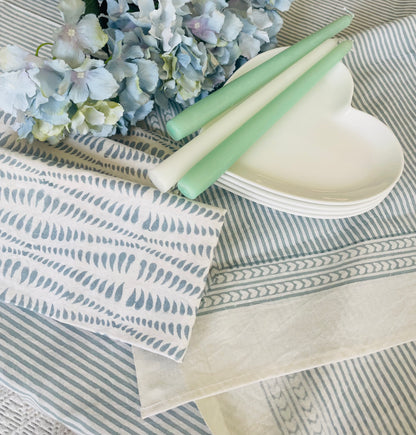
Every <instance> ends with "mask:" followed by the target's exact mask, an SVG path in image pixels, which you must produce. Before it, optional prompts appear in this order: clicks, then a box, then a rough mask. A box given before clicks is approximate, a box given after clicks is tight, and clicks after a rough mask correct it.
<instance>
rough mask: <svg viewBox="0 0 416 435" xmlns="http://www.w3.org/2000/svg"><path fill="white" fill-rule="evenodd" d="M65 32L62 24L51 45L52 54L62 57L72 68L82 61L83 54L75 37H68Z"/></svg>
mask: <svg viewBox="0 0 416 435" xmlns="http://www.w3.org/2000/svg"><path fill="white" fill-rule="evenodd" d="M65 32H66V33H65ZM67 32H68V29H67V28H66V27H65V26H64V27H63V28H62V31H61V34H60V35H58V37H57V38H56V40H55V43H54V45H53V47H52V55H53V56H54V57H56V58H58V59H63V60H64V61H65V62H66V63H67V64H68V65H70V66H71V67H72V68H76V67H77V66H79V65H81V64H82V62H83V61H84V59H85V54H84V52H83V51H82V50H81V48H80V47H79V46H78V44H77V40H76V38H73V37H70V36H69V35H68V33H67Z"/></svg>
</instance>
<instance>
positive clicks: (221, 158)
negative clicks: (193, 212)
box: [178, 41, 352, 199]
mask: <svg viewBox="0 0 416 435" xmlns="http://www.w3.org/2000/svg"><path fill="white" fill-rule="evenodd" d="M351 47H352V41H345V42H342V43H341V44H339V45H338V46H337V47H336V48H334V49H333V50H332V51H331V52H330V53H329V54H327V55H326V56H325V57H323V58H322V59H321V60H320V61H318V62H317V63H316V64H315V65H314V66H312V67H311V68H310V69H309V70H308V71H307V72H306V73H304V74H303V75H301V76H300V77H299V78H298V79H297V80H296V81H294V82H293V83H292V84H291V85H290V86H289V87H288V88H286V89H285V90H284V91H283V92H282V93H281V94H279V95H278V96H277V97H276V98H274V99H273V100H272V101H271V102H270V103H268V104H267V105H266V106H264V107H263V109H261V110H260V111H259V112H257V113H256V114H255V115H254V116H253V117H252V118H250V119H249V120H248V121H247V122H246V123H245V124H243V125H242V126H241V127H240V128H239V129H237V130H235V131H234V132H233V133H232V134H231V135H230V136H228V137H227V138H226V139H225V140H224V141H222V142H221V143H220V144H219V145H218V146H217V147H216V148H214V150H212V151H211V152H210V153H209V154H207V155H206V156H205V157H204V158H203V159H202V160H200V161H199V162H198V163H197V164H196V165H195V166H194V167H193V168H192V169H191V170H189V171H188V172H187V173H186V174H185V175H184V176H183V177H182V178H181V179H180V180H179V182H178V188H179V190H180V191H181V192H182V193H183V194H184V195H185V196H186V197H188V198H191V199H193V198H196V197H197V196H198V195H199V194H200V193H202V192H203V191H204V190H205V189H207V188H208V187H209V186H211V184H213V183H214V182H215V181H216V180H217V179H218V178H219V177H220V176H221V175H222V174H223V173H224V172H225V171H226V170H227V169H228V168H230V167H231V166H232V165H233V164H234V163H235V162H236V161H237V160H238V159H239V158H240V157H241V156H242V155H243V154H244V153H245V152H246V151H247V150H248V148H250V146H251V145H253V144H254V143H255V142H256V141H257V140H258V139H259V138H260V137H261V136H262V135H263V134H264V133H266V131H267V130H268V129H269V128H271V127H272V126H273V124H275V123H276V122H277V121H278V120H279V119H280V118H281V117H282V116H283V115H284V114H285V113H287V112H288V111H289V110H290V109H291V108H292V107H293V106H294V105H295V104H296V103H297V102H298V101H299V100H301V99H302V97H303V96H304V95H305V94H306V93H307V92H309V91H310V90H311V89H312V88H313V86H315V84H317V83H318V82H319V80H320V79H321V78H322V77H324V76H325V74H326V73H327V72H328V71H329V70H330V69H331V68H332V67H333V66H334V65H335V64H336V63H338V62H339V61H340V60H341V59H342V58H343V57H344V56H345V55H346V54H347V53H348V51H350V49H351ZM235 110H238V108H236V109H235Z"/></svg>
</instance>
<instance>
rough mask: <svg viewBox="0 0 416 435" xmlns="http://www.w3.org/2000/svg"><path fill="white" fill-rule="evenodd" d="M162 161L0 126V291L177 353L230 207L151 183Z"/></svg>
mask: <svg viewBox="0 0 416 435" xmlns="http://www.w3.org/2000/svg"><path fill="white" fill-rule="evenodd" d="M5 119H6V120H7V121H10V120H9V118H8V117H7V115H6V117H5ZM155 162H157V158H155V157H151V156H148V155H146V154H145V153H143V152H142V151H138V150H135V149H132V148H129V147H128V146H125V145H122V144H118V143H116V142H113V141H111V140H107V139H97V138H95V139H94V138H79V139H77V140H71V139H69V140H67V141H66V142H65V143H61V144H59V145H56V146H51V145H48V144H45V143H38V142H34V143H32V144H29V143H27V142H24V141H23V142H22V141H17V140H16V136H15V134H14V133H13V132H11V131H10V130H9V131H7V130H5V129H3V132H2V133H1V135H0V277H1V280H0V281H1V288H0V300H1V301H2V302H8V303H12V304H16V305H18V306H20V307H23V308H25V309H28V310H32V311H34V312H36V313H39V314H42V315H45V316H49V317H52V318H54V319H56V320H59V321H62V322H65V323H69V324H72V325H75V326H78V327H81V328H85V329H88V330H90V331H94V332H98V333H101V334H107V335H108V336H110V337H113V338H116V339H120V340H123V341H125V342H127V343H130V344H133V345H135V346H138V347H140V348H143V349H146V350H150V351H152V352H156V353H158V354H161V355H164V356H167V357H169V358H172V359H173V360H176V361H180V360H182V358H183V356H184V353H185V350H186V347H187V344H188V341H189V337H190V335H191V330H192V326H193V323H194V320H195V316H196V310H197V308H198V306H199V302H200V299H201V295H202V291H203V289H204V284H205V278H206V276H207V274H208V271H209V268H210V264H211V260H212V257H213V253H214V248H215V245H216V244H217V241H218V236H219V233H220V229H221V225H222V220H223V211H222V210H220V209H217V208H215V207H211V206H207V205H201V204H198V203H195V202H192V201H189V200H187V199H184V198H182V197H180V196H177V195H172V194H160V192H159V191H157V190H155V189H153V188H151V187H149V185H148V184H149V183H148V181H147V179H146V171H147V168H149V167H150V166H152V165H154V164H155Z"/></svg>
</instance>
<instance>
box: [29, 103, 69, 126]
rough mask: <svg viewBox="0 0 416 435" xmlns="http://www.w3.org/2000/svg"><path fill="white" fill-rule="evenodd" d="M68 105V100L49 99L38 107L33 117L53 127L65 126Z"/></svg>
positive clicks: (67, 117) (67, 120) (67, 119)
mask: <svg viewBox="0 0 416 435" xmlns="http://www.w3.org/2000/svg"><path fill="white" fill-rule="evenodd" d="M70 104H71V103H70V101H69V100H68V99H62V100H58V99H56V98H54V97H51V98H49V100H48V101H47V102H46V103H43V104H41V105H39V107H38V109H37V111H36V113H35V114H34V116H35V118H38V119H41V120H42V121H46V122H48V123H50V124H53V125H62V124H67V123H68V122H69V116H68V109H69V107H70Z"/></svg>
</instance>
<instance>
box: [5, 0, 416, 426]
mask: <svg viewBox="0 0 416 435" xmlns="http://www.w3.org/2000/svg"><path fill="white" fill-rule="evenodd" d="M37 3H40V4H42V5H48V6H49V4H50V5H52V4H53V3H55V2H54V1H52V0H45V1H42V2H34V5H36V4H37ZM297 3H298V4H299V8H298V9H295V10H294V14H293V15H288V16H287V19H286V23H287V25H288V26H289V28H290V29H293V30H290V29H289V32H287V33H286V35H287V38H286V40H285V42H286V43H290V42H293V41H294V39H298V38H300V37H302V36H305V35H306V34H308V33H310V31H311V30H313V29H316V28H318V27H321V24H322V23H325V22H327V21H329V20H331V19H332V18H333V17H334V16H335V15H339V14H338V11H333V10H332V8H331V10H329V9H328V3H327V2H324V1H322V2H321V4H319V2H318V1H316V2H314V3H312V2H310V1H303V0H296V1H295V3H294V5H295V6H296V4H297ZM360 3H362V5H364V6H368V10H369V11H372V14H371V23H370V20H369V22H368V24H369V26H371V25H372V20H373V18H374V19H377V22H378V23H382V22H383V21H384V20H390V19H398V18H400V17H403V16H406V15H408V14H410V13H411V12H413V13H414V12H416V11H415V4H414V1H409V0H405V1H400V2H396V3H394V4H392V2H391V1H389V2H387V1H386V2H383V5H380V2H375V1H371V2H370V1H369V2H364V1H363V2H357V1H351V2H348V1H345V2H343V3H342V6H344V5H345V6H346V7H350V8H351V9H352V8H353V6H354V5H358V4H360ZM30 4H31V3H29V2H20V1H13V2H11V1H10V2H5V1H3V2H1V1H0V8H2V9H1V12H2V14H1V15H0V24H1V28H2V29H3V28H7V27H8V26H7V25H8V24H10V27H11V28H14V30H13V31H11V32H10V31H9V33H7V31H6V32H4V33H3V32H2V34H1V35H0V43H5V42H15V41H16V42H19V40H20V41H21V42H22V43H23V44H25V43H27V42H26V41H27V40H28V34H27V30H26V28H25V30H22V29H23V28H24V26H22V23H25V21H26V23H27V24H28V25H29V26H30V27H31V29H32V31H33V34H35V35H37V36H36V37H38V36H39V40H40V41H41V42H45V41H46V40H48V36H47V35H48V32H49V29H50V27H48V26H46V23H47V21H45V20H42V19H41V18H38V17H37V16H36V13H30V14H29V15H27V14H26V13H22V12H21V9H19V7H22V5H23V7H27V8H29V7H28V6H27V5H30ZM30 7H31V6H30ZM43 9H45V11H47V12H48V13H50V9H49V7H46V8H45V7H43V6H42V7H41V6H39V9H34V10H35V12H36V11H37V12H38V13H42V10H43ZM364 9H365V8H364ZM311 10H313V16H312V17H311V16H310V15H309V16H306V15H305V14H306V12H308V13H309V14H310V13H311ZM50 15H53V14H50ZM48 18H49V17H48ZM307 23H309V24H310V25H307ZM10 27H8V28H10ZM414 29H415V20H414V19H413V18H411V17H409V18H406V19H404V20H402V21H398V22H397V23H393V24H391V25H388V26H383V27H381V28H379V29H375V30H374V31H373V32H370V33H363V34H362V37H361V41H362V45H358V44H357V48H356V50H355V51H354V53H353V54H352V56H350V57H349V58H348V60H347V62H348V66H349V67H350V69H351V71H352V73H353V75H354V79H355V81H356V84H357V87H356V94H355V105H356V106H357V107H358V108H360V109H362V110H367V111H370V112H371V113H373V114H375V115H376V116H377V117H379V118H380V119H382V120H384V122H387V123H388V124H389V125H390V126H391V127H392V128H393V129H394V131H395V133H396V134H397V135H398V136H399V137H400V139H401V142H402V145H403V146H404V148H405V151H406V170H405V173H404V175H403V177H402V180H401V182H400V183H399V185H398V186H397V188H396V189H395V191H394V192H393V193H392V195H391V196H390V197H389V198H388V199H387V200H386V202H384V203H383V204H382V205H380V206H379V207H378V208H377V209H376V210H374V212H370V213H368V214H366V215H363V216H360V217H356V218H352V219H346V220H341V221H319V220H313V219H304V218H296V217H294V216H290V215H287V214H284V213H277V212H275V211H271V210H269V209H267V208H264V207H260V206H257V205H255V204H253V203H250V201H246V200H241V199H239V198H237V197H235V196H234V195H231V194H229V193H227V192H224V191H221V190H220V189H216V188H213V189H212V190H210V192H208V193H207V194H206V195H205V196H204V200H206V201H209V202H210V203H214V204H217V205H220V206H222V207H224V208H227V209H228V210H229V213H228V217H227V220H226V224H225V230H224V231H223V233H222V236H221V239H220V246H219V249H218V250H217V255H216V258H215V259H214V265H215V268H214V270H213V275H212V276H211V277H210V281H209V283H210V285H211V284H213V282H214V281H213V280H212V278H214V274H216V276H215V279H217V278H221V277H224V278H226V276H227V273H229V272H231V273H234V270H235V273H239V272H240V271H242V272H244V270H245V268H247V267H250V266H251V265H256V266H259V267H262V265H264V264H269V263H271V264H272V265H273V262H275V261H280V260H282V261H289V260H290V259H291V258H302V257H304V256H305V254H306V255H309V256H310V257H314V256H315V255H317V256H319V255H321V253H322V252H329V253H331V252H333V251H334V250H337V249H339V250H341V251H342V250H350V249H351V246H354V245H357V244H358V245H359V247H364V248H363V249H365V248H366V247H367V246H370V247H371V246H374V243H375V240H376V239H380V240H381V242H384V241H387V240H388V241H389V243H391V242H392V241H394V237H396V238H397V239H400V238H402V237H404V236H405V235H408V236H409V237H410V238H412V234H413V233H414V230H415V221H416V212H415V199H414V191H413V189H414V174H415V173H416V170H415V167H414V165H415V162H414V159H413V157H412V156H413V154H414V143H415V136H414V132H415V131H416V129H415V127H416V126H415V121H416V120H415V118H414V116H413V115H412V114H414V113H415V112H414V110H413V111H412V109H414V107H415V102H414V98H413V97H412V94H411V93H407V92H406V87H405V86H404V85H401V86H398V85H397V83H396V82H394V81H389V80H386V79H385V77H384V78H380V77H379V79H380V80H381V81H379V82H377V81H376V80H366V79H365V78H366V77H367V75H366V73H365V70H366V68H368V67H371V63H370V65H369V59H371V56H370V54H373V55H377V54H380V55H383V56H387V58H389V59H390V58H395V57H396V56H395V55H393V53H396V50H398V51H399V53H400V54H399V56H398V57H402V58H403V59H409V56H410V59H412V57H411V56H413V55H414V54H413V55H412V53H414V52H415V51H414V47H412V44H414V37H412V35H413V36H414V34H415V30H414ZM353 30H354V29H353ZM16 35H18V36H16ZM19 35H20V36H19ZM409 35H410V36H409ZM390 37H393V38H394V39H393V40H394V41H396V43H395V44H394V47H393V46H392V43H391V41H392V40H391V39H390ZM383 41H384V42H383ZM375 47H376V48H377V49H375ZM380 47H381V48H380ZM378 63H379V67H378V68H377V67H376V66H374V65H373V66H372V67H371V68H373V70H372V71H373V72H375V70H377V71H379V72H382V71H383V70H384V69H386V71H385V72H384V74H386V75H387V77H388V78H389V79H390V78H391V77H399V78H400V80H410V81H411V83H410V84H412V85H413V87H412V88H411V90H412V89H414V70H413V69H411V68H410V67H409V66H408V63H404V64H403V65H405V66H403V65H402V64H401V63H397V64H396V61H394V62H388V63H387V64H384V63H383V62H378ZM406 77H409V78H407V79H406ZM171 114H172V113H170V114H168V115H167V116H171ZM409 114H410V116H409ZM161 119H162V116H161V114H160V113H155V114H153V116H152V117H151V118H150V119H149V121H148V125H147V128H149V129H155V130H156V131H157V133H153V134H152V135H149V136H150V140H147V137H146V135H147V133H143V132H142V131H140V130H137V131H138V132H139V133H138V134H139V136H135V133H136V132H132V137H130V138H126V139H124V142H125V143H129V145H132V144H133V145H134V144H136V145H137V146H140V147H141V148H142V149H143V150H145V151H146V152H148V153H149V154H153V155H159V156H160V157H163V155H164V154H165V152H166V151H164V148H165V147H164V146H159V145H158V144H156V143H155V141H156V140H159V139H161V136H160V133H161V132H163V124H162V123H161ZM165 145H166V148H171V147H172V144H171V143H170V142H169V141H165ZM277 230H278V231H279V232H278V231H277ZM242 234H244V235H245V237H244V238H242V237H241V235H242ZM399 242H400V243H398V244H397V245H395V246H397V247H398V253H397V254H398V255H399V257H398V258H396V259H394V260H393V261H390V259H389V260H388V261H386V262H385V264H386V265H387V266H386V267H390V269H389V270H387V269H386V270H383V269H381V270H378V269H376V270H375V272H374V274H373V275H372V276H368V277H366V276H365V275H361V276H358V275H357V276H356V277H355V278H354V277H352V278H351V279H356V280H357V281H359V280H363V279H368V278H369V279H376V278H383V277H384V276H385V275H386V274H390V273H395V274H397V275H400V274H403V275H405V274H406V273H408V272H412V271H415V270H416V268H415V267H414V264H413V263H412V257H414V253H415V250H414V245H413V244H411V243H410V244H409V243H408V242H405V243H402V241H399ZM391 246H393V245H391V244H390V247H391ZM367 252H369V254H368V256H367V257H366V258H368V259H370V260H371V259H376V258H377V257H378V254H379V252H378V251H377V249H375V250H370V251H367ZM385 252H387V251H385ZM407 254H409V255H407ZM341 257H342V256H341ZM334 258H335V257H334ZM350 258H351V257H350V256H349V257H348V261H349V259H350ZM305 264H306V265H310V267H311V268H310V269H308V268H306V269H305V274H307V273H309V272H311V271H313V267H312V264H311V263H308V262H306V263H304V265H305ZM333 264H334V265H336V264H337V263H336V262H334V263H333ZM342 265H343V263H338V266H340V267H342ZM344 265H345V264H344ZM392 265H393V266H392ZM335 268H337V266H335ZM226 269H228V270H226ZM342 276H344V275H342ZM269 278H270V275H269V277H268V279H269ZM218 282H219V283H220V284H221V281H218ZM224 282H226V281H224ZM382 282H383V281H382V279H380V284H382ZM228 283H229V282H228ZM263 284H264V283H263ZM334 285H335V286H336V285H337V283H334ZM271 287H272V288H276V285H274V284H272V286H271ZM210 288H211V287H209V288H208V291H207V297H211V296H210ZM258 288H259V289H262V286H259V287H258ZM305 290H306V291H319V290H325V288H324V287H319V286H317V287H315V288H314V287H305ZM215 292H216V293H222V294H224V295H227V294H228V295H230V294H231V293H230V291H229V289H228V288H226V286H221V285H220V286H219V287H218V288H216V290H215ZM258 295H262V293H259V294H258ZM295 295H296V296H299V295H298V294H296V293H290V292H288V293H287V294H286V297H287V296H295ZM231 296H232V295H231ZM270 297H271V295H270V294H266V299H267V298H270ZM273 297H274V296H273ZM211 299H212V297H211ZM208 300H209V299H207V301H208ZM224 300H227V299H224ZM269 300H270V299H269ZM248 302H249V303H251V302H255V303H263V300H260V299H258V297H256V298H255V299H252V301H248ZM203 304H205V305H204V310H205V313H206V315H209V313H210V312H214V310H217V309H218V307H220V305H221V304H217V305H213V304H210V303H209V304H208V303H207V302H203ZM230 308H231V307H230ZM233 309H238V307H235V308H233ZM0 311H1V313H0V340H1V347H2V352H0V374H1V375H0V382H1V383H2V384H4V385H6V386H8V387H10V388H12V389H13V390H15V391H17V392H18V393H20V394H22V395H24V396H26V397H27V398H29V399H30V400H32V401H33V402H34V403H36V405H37V406H38V407H40V408H41V409H43V410H44V411H45V412H46V413H48V414H49V415H51V416H53V417H55V418H57V419H59V420H60V421H62V422H64V423H65V424H66V425H67V426H68V427H71V428H72V429H73V430H74V431H76V432H77V433H81V434H92V433H95V434H107V433H109V434H110V433H123V434H124V433H131V434H153V433H154V434H166V433H172V434H175V433H185V434H199V433H209V429H208V428H207V426H206V425H205V423H204V422H203V420H202V418H201V416H200V414H199V412H198V410H197V409H196V407H195V405H194V404H188V405H185V406H181V407H178V408H175V409H173V410H171V411H168V412H165V413H163V414H160V415H157V416H154V417H151V418H147V419H145V420H143V419H141V418H140V410H139V409H140V402H139V396H138V392H137V384H136V378H135V370H134V369H135V368H134V364H133V359H132V355H131V348H130V347H129V346H128V345H125V344H121V343H118V342H115V341H112V340H110V339H107V338H105V337H100V336H97V335H95V334H92V333H89V332H86V331H82V330H80V329H77V328H74V327H72V326H68V325H63V324H59V323H57V322H54V321H53V320H50V319H47V318H44V317H41V316H39V315H37V314H35V313H33V312H27V311H25V310H23V309H21V308H18V307H15V306H12V305H6V304H0ZM201 314H202V313H201ZM402 350H403V347H397V348H395V349H392V350H391V351H384V352H383V353H379V354H377V356H375V357H367V359H359V361H361V362H360V363H356V362H351V363H345V365H343V366H342V373H341V372H340V371H339V369H338V368H337V366H336V365H333V366H332V365H330V366H327V367H325V368H324V369H318V370H324V371H325V376H322V373H323V372H322V371H321V372H320V373H319V376H321V382H310V383H309V385H310V390H308V397H312V399H311V400H313V406H314V407H317V408H318V409H320V410H321V413H322V414H320V415H318V418H317V420H314V421H312V419H308V415H306V417H305V415H304V414H302V397H303V393H302V391H301V389H300V388H299V385H298V384H297V383H296V382H297V381H296V382H295V383H294V384H293V385H292V387H291V388H292V390H291V393H290V394H291V395H292V397H291V402H290V404H289V409H290V412H292V413H293V417H294V419H295V420H296V422H297V424H298V426H296V425H295V424H293V422H289V424H288V425H286V426H285V424H282V423H281V419H284V418H285V416H286V415H287V412H288V411H287V408H285V406H283V405H282V407H280V406H276V405H272V406H274V411H273V412H274V414H275V415H276V425H275V426H274V428H273V432H271V433H305V434H309V433H311V432H313V431H315V432H316V433H334V432H340V433H352V432H353V431H352V429H353V428H354V427H357V428H358V432H359V431H360V429H363V432H365V433H380V431H378V430H377V429H380V430H381V432H383V431H384V429H385V431H384V432H385V433H406V431H405V430H404V429H406V428H407V427H410V429H411V428H412V426H411V425H409V422H408V423H407V425H408V426H405V424H404V423H403V421H404V420H406V419H407V420H409V421H411V420H410V419H411V418H414V411H412V410H414V408H413V405H414V394H415V388H414V385H415V372H414V364H415V360H414V354H415V348H414V346H413V345H406V346H405V351H403V352H404V353H402ZM384 355H388V358H387V357H384ZM357 361H358V360H357ZM363 361H364V362H363ZM388 373H392V374H393V375H392V376H390V375H386V374H388ZM298 376H315V378H314V379H315V380H316V379H317V378H316V376H318V374H313V373H312V374H309V373H308V372H305V373H304V374H300V375H298ZM350 377H353V378H354V380H355V384H356V385H358V384H359V383H360V384H361V385H365V390H360V389H357V392H356V393H354V391H353V389H348V394H347V395H346V394H345V391H344V389H345V386H346V385H350V386H353V385H354V384H353V383H350V384H348V379H349V378H350ZM398 379H400V382H398ZM363 380H364V382H363ZM282 382H289V383H290V382H291V378H289V377H287V378H282ZM351 382H352V381H351ZM160 388H163V385H162V386H160ZM278 388H279V387H275V385H274V384H273V382H271V383H270V384H269V385H268V386H267V390H265V394H266V395H267V397H271V396H274V397H275V398H276V397H278ZM265 389H266V387H265ZM386 392H387V393H386ZM297 393H299V394H298V395H297ZM403 397H405V398H406V401H405V400H404V399H403ZM347 401H349V403H350V404H351V405H354V406H355V408H353V406H352V407H351V409H353V412H350V410H349V408H348V406H347V405H346V403H347ZM398 403H400V404H404V406H403V408H402V409H401V411H403V410H404V411H403V412H402V413H400V412H399V410H398V408H397V406H398V405H397V404H398ZM340 404H341V405H342V406H341V405H340ZM308 409H309V408H308ZM412 412H413V414H412ZM334 415H335V416H334ZM358 416H360V417H358ZM353 419H360V420H359V422H360V423H359V424H358V423H354V424H353V425H351V420H353ZM289 420H290V419H289ZM316 421H317V423H316V424H315V423H314V422H316ZM374 421H376V422H378V423H377V424H376V425H375V426H374V427H375V429H372V427H371V425H370V424H369V423H371V422H374ZM387 421H388V422H389V425H387V424H386V425H385V422H387ZM384 425H385V426H384ZM367 429H368V430H367ZM413 432H414V431H413ZM408 433H412V431H410V432H408Z"/></svg>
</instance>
